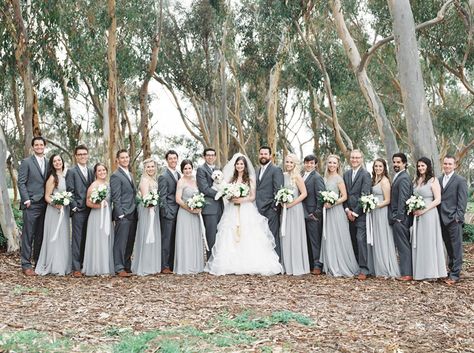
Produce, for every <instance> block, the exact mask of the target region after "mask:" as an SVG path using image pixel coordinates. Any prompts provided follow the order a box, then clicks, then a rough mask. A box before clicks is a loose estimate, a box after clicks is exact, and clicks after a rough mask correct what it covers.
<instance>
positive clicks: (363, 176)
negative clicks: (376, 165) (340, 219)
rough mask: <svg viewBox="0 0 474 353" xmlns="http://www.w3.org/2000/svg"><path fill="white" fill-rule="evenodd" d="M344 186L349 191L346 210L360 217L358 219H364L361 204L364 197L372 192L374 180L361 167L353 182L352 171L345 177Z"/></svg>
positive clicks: (345, 202) (346, 173)
mask: <svg viewBox="0 0 474 353" xmlns="http://www.w3.org/2000/svg"><path fill="white" fill-rule="evenodd" d="M343 179H344V184H346V189H347V200H346V201H344V209H346V208H348V209H350V210H351V211H353V212H355V213H357V214H358V215H359V217H358V219H361V217H364V212H363V210H362V206H361V204H360V202H359V200H360V197H361V196H362V195H368V194H370V193H371V191H372V179H371V178H370V174H369V172H368V171H367V170H365V169H364V168H362V167H360V168H359V170H358V171H357V174H356V176H355V178H354V181H352V169H350V170H348V171H347V172H345V173H344V175H343Z"/></svg>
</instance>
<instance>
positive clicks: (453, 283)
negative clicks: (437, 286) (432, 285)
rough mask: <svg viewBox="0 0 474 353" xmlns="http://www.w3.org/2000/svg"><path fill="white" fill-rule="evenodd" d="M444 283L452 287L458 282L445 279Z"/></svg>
mask: <svg viewBox="0 0 474 353" xmlns="http://www.w3.org/2000/svg"><path fill="white" fill-rule="evenodd" d="M444 283H446V284H447V285H448V286H454V285H455V284H456V283H458V281H456V280H455V279H452V278H446V279H445V280H444Z"/></svg>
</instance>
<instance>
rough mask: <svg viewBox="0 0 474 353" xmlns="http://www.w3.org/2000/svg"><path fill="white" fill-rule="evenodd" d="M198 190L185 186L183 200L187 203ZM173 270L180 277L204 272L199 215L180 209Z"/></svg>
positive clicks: (177, 220)
mask: <svg viewBox="0 0 474 353" xmlns="http://www.w3.org/2000/svg"><path fill="white" fill-rule="evenodd" d="M197 192H198V189H197V188H191V187H189V186H185V187H184V188H183V194H182V199H183V201H185V202H186V200H188V199H189V198H191V197H192V196H193V195H194V194H195V193H197ZM173 270H174V272H175V273H176V274H178V275H186V274H196V273H199V272H203V271H204V242H203V240H202V236H201V223H200V220H199V215H197V214H194V213H191V212H189V211H187V210H185V209H184V208H182V207H180V208H179V210H178V215H177V218H176V243H175V253H174V267H173Z"/></svg>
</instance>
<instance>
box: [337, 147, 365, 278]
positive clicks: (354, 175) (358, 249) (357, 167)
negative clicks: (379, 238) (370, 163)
mask: <svg viewBox="0 0 474 353" xmlns="http://www.w3.org/2000/svg"><path fill="white" fill-rule="evenodd" d="M362 162H363V156H362V152H361V151H360V150H353V151H352V152H351V155H350V163H351V169H350V170H348V171H347V172H345V173H344V176H343V179H344V184H345V185H346V189H347V200H346V201H344V210H345V212H346V216H347V219H348V220H349V231H350V233H351V240H352V248H353V249H354V254H355V256H356V259H357V262H358V263H359V269H360V273H359V275H358V277H357V278H358V279H360V280H365V279H366V278H367V275H368V274H370V270H369V265H368V247H367V233H366V225H365V218H366V217H365V214H364V212H363V210H362V206H361V205H360V201H359V200H360V197H361V196H362V195H368V194H370V192H371V186H372V180H371V178H370V174H369V172H368V171H367V170H365V169H364V167H362Z"/></svg>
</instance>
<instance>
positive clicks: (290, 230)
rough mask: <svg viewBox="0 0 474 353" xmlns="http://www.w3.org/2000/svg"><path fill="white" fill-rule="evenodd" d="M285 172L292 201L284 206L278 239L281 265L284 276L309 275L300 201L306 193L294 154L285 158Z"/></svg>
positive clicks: (302, 211)
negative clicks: (283, 215)
mask: <svg viewBox="0 0 474 353" xmlns="http://www.w3.org/2000/svg"><path fill="white" fill-rule="evenodd" d="M285 170H286V172H285V173H284V178H285V187H287V188H289V189H292V190H293V197H294V200H293V202H290V203H288V204H287V205H286V208H287V214H286V227H285V232H284V233H282V236H281V238H280V242H281V252H282V263H283V268H284V270H285V273H286V274H289V275H304V274H306V273H309V254H308V242H307V240H306V228H305V221H304V210H303V204H302V203H301V201H303V200H304V199H305V198H306V196H307V192H306V186H305V185H304V181H303V178H302V177H301V175H300V164H299V161H298V157H297V156H296V155H295V154H289V155H288V156H286V158H285ZM282 221H283V220H282ZM281 224H283V223H281ZM283 235H284V236H283Z"/></svg>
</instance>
